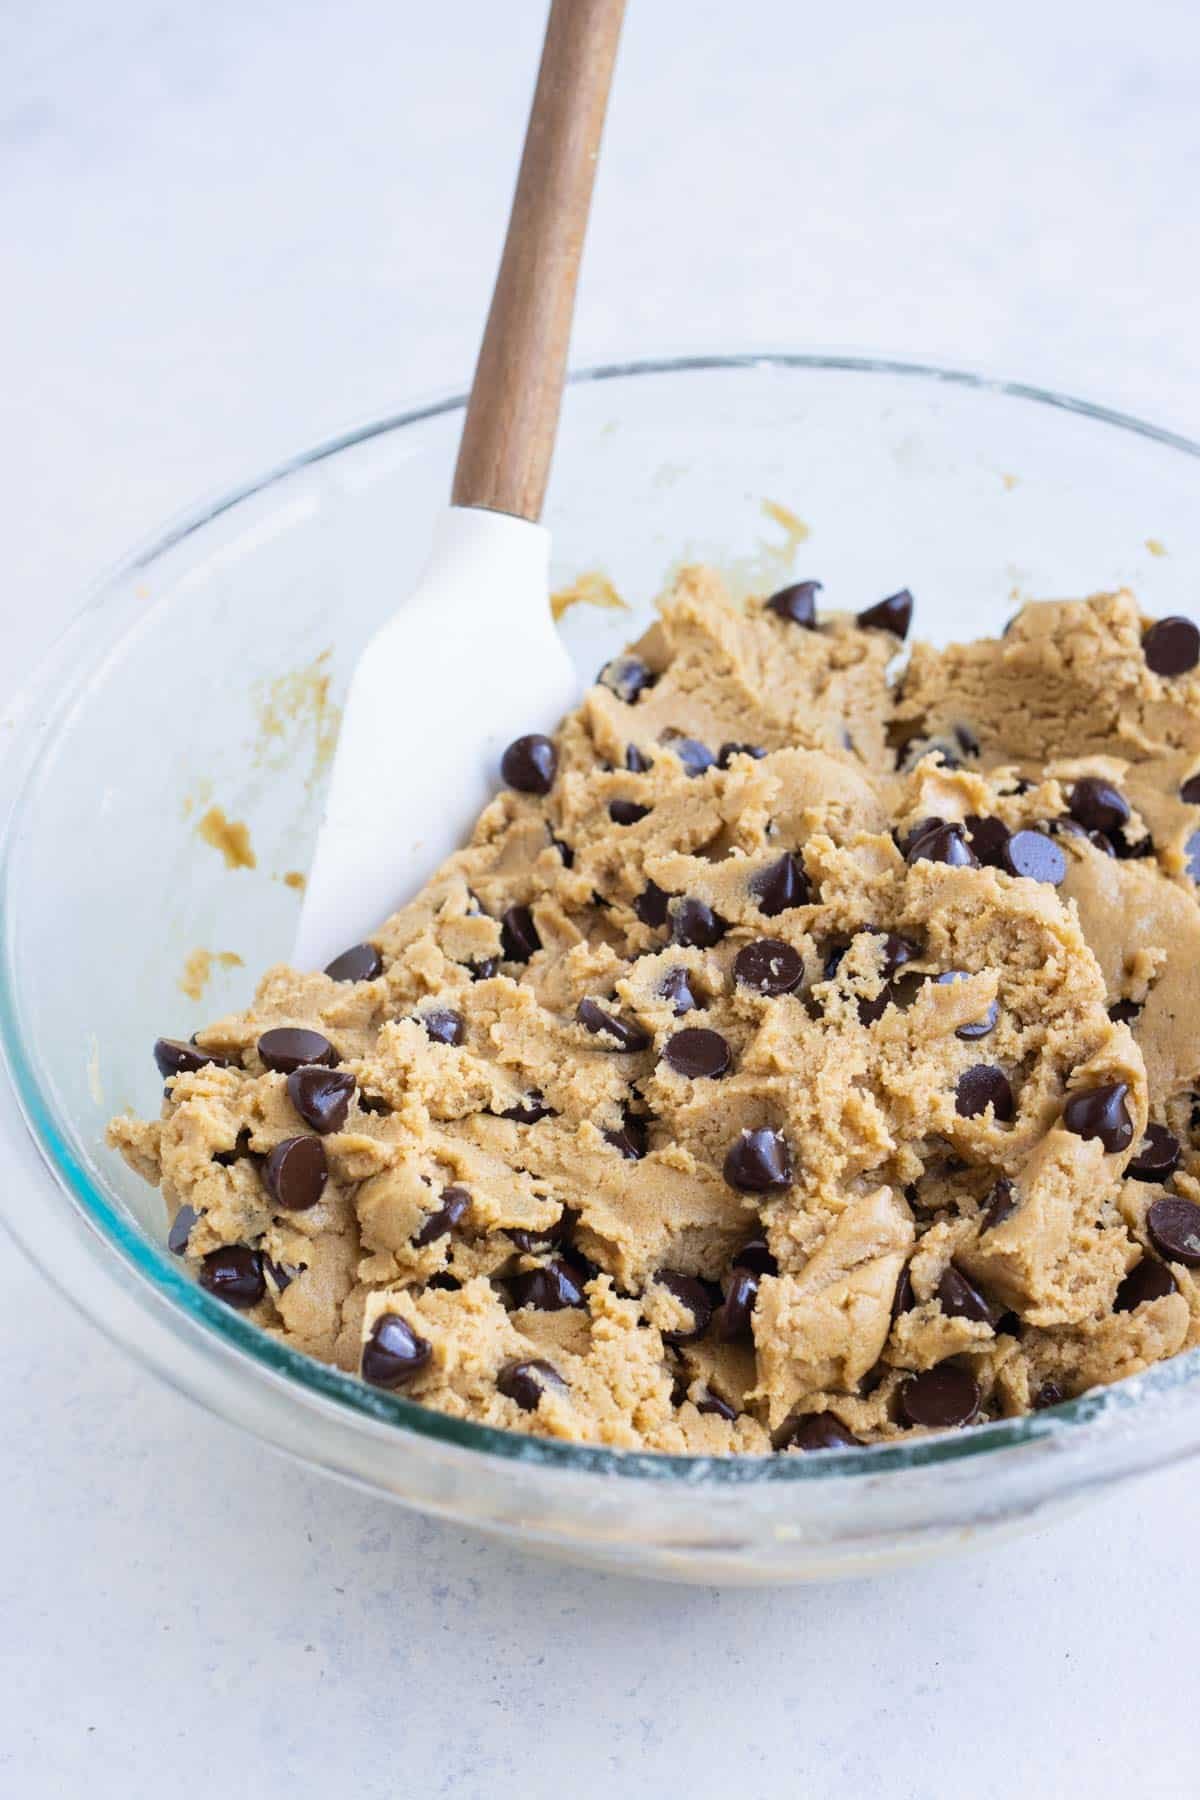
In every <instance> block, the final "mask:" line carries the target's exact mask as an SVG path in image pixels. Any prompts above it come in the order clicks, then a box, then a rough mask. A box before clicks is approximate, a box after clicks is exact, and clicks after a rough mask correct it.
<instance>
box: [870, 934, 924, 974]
mask: <svg viewBox="0 0 1200 1800" xmlns="http://www.w3.org/2000/svg"><path fill="white" fill-rule="evenodd" d="M877 935H878V934H877ZM882 936H883V956H882V966H883V973H884V975H885V976H891V975H895V974H896V972H897V970H899V969H902V968H903V967H904V965H905V963H910V962H912V960H913V958H914V957H917V956H920V954H921V946H920V945H919V944H914V943H913V941H912V939H911V938H906V937H901V936H900V935H899V934H898V933H897V932H895V931H888V932H884V933H883V934H882Z"/></svg>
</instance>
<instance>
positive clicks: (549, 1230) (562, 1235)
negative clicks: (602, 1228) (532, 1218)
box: [505, 1206, 579, 1256]
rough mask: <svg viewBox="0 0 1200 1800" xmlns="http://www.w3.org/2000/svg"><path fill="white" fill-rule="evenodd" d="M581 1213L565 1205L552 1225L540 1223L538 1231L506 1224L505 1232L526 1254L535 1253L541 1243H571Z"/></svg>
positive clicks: (561, 1245)
mask: <svg viewBox="0 0 1200 1800" xmlns="http://www.w3.org/2000/svg"><path fill="white" fill-rule="evenodd" d="M578 1223H579V1214H578V1213H577V1212H575V1211H573V1210H572V1208H571V1207H569V1206H564V1207H563V1209H562V1211H561V1212H560V1213H559V1215H558V1217H557V1219H555V1221H554V1223H553V1224H552V1225H540V1226H539V1227H538V1229H537V1230H536V1231H522V1230H520V1229H519V1228H518V1227H517V1226H515V1225H507V1226H505V1234H506V1235H507V1236H508V1237H510V1238H511V1239H512V1241H513V1243H514V1244H515V1245H516V1246H517V1249H518V1250H523V1251H524V1252H525V1254H526V1256H531V1255H533V1254H534V1250H535V1246H537V1245H539V1244H558V1245H559V1246H560V1247H563V1246H566V1245H568V1244H569V1243H570V1241H571V1238H572V1235H573V1233H574V1231H575V1227H576V1225H578Z"/></svg>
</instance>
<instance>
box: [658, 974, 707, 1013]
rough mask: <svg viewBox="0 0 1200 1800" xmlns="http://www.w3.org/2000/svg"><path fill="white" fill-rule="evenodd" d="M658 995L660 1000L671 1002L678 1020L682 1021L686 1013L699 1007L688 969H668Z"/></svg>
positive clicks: (659, 986) (660, 983) (659, 985)
mask: <svg viewBox="0 0 1200 1800" xmlns="http://www.w3.org/2000/svg"><path fill="white" fill-rule="evenodd" d="M658 993H659V997H660V999H663V1000H669V1001H670V1003H671V1011H672V1012H673V1013H674V1014H675V1017H676V1018H677V1019H682V1018H683V1016H684V1014H685V1013H689V1012H691V1011H692V1009H693V1007H695V1006H698V1005H699V1001H698V1000H697V999H696V996H695V994H693V992H692V989H691V985H690V983H689V980H688V970H687V969H668V970H667V972H666V974H665V975H664V976H663V978H662V980H661V981H660V982H659V984H658Z"/></svg>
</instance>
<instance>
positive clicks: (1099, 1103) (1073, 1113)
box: [1063, 1081, 1133, 1155]
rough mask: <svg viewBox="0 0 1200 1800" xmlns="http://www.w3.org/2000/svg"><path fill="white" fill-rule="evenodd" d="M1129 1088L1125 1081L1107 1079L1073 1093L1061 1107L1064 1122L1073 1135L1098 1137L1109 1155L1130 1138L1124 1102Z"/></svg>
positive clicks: (1126, 1143)
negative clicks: (1097, 1084)
mask: <svg viewBox="0 0 1200 1800" xmlns="http://www.w3.org/2000/svg"><path fill="white" fill-rule="evenodd" d="M1128 1092H1129V1088H1128V1085H1127V1084H1126V1083H1125V1082H1124V1081H1108V1082H1105V1084H1104V1086H1103V1087H1097V1088H1088V1089H1086V1090H1085V1092H1083V1093H1081V1094H1073V1095H1072V1096H1071V1098H1070V1099H1069V1100H1068V1101H1067V1104H1066V1105H1065V1106H1064V1107H1063V1124H1064V1125H1065V1126H1066V1128H1067V1130H1068V1131H1073V1132H1074V1133H1075V1136H1076V1137H1081V1138H1099V1140H1100V1142H1101V1143H1102V1144H1103V1146H1104V1148H1105V1150H1107V1151H1108V1153H1109V1154H1110V1155H1112V1154H1113V1153H1114V1152H1116V1151H1118V1150H1125V1149H1127V1148H1128V1146H1129V1144H1130V1143H1131V1142H1132V1139H1133V1120H1132V1119H1131V1118H1130V1117H1129V1109H1128V1107H1127V1106H1126V1105H1125V1097H1126V1095H1127V1094H1128Z"/></svg>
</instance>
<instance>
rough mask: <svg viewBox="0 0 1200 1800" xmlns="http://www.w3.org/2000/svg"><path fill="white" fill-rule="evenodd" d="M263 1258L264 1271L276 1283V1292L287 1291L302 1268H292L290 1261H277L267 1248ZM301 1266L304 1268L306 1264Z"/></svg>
mask: <svg viewBox="0 0 1200 1800" xmlns="http://www.w3.org/2000/svg"><path fill="white" fill-rule="evenodd" d="M262 1260H263V1271H264V1273H265V1274H266V1275H267V1277H268V1279H269V1280H271V1281H273V1282H274V1283H275V1292H276V1293H277V1294H282V1293H286V1291H287V1289H288V1288H290V1287H291V1285H292V1283H293V1281H295V1279H296V1277H297V1275H299V1273H300V1269H295V1268H292V1266H291V1265H290V1264H289V1263H282V1262H280V1263H277V1262H276V1261H275V1260H274V1258H273V1257H270V1256H268V1255H267V1253H266V1251H265V1250H264V1251H263V1259H262ZM300 1267H301V1268H303V1267H304V1264H303V1263H302V1264H301V1265H300Z"/></svg>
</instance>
